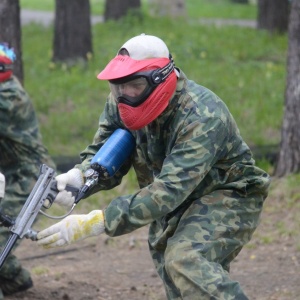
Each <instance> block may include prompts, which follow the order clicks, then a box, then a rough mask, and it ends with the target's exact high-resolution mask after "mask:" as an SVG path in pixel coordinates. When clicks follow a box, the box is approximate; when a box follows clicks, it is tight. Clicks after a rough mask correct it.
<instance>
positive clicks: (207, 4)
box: [20, 0, 257, 19]
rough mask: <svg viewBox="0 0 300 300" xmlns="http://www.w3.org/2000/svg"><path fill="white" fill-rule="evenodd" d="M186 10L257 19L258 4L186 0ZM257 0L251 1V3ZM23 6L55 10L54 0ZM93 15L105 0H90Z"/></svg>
mask: <svg viewBox="0 0 300 300" xmlns="http://www.w3.org/2000/svg"><path fill="white" fill-rule="evenodd" d="M185 2H186V10H187V14H188V16H189V17H190V18H199V17H204V18H230V19H256V15H257V6H256V5H255V4H249V5H245V4H236V3H233V2H231V1H230V0H197V1H195V0H186V1H185ZM253 2H254V3H255V1H250V3H253ZM20 3H21V7H22V8H25V9H34V10H45V11H54V9H55V1H54V0H43V1H40V0H20ZM90 4H91V11H92V14H93V15H102V14H103V12H104V5H105V0H90ZM142 8H143V9H144V10H146V11H147V10H148V8H149V4H148V1H147V0H142Z"/></svg>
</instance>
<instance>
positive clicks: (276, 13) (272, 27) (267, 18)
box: [257, 0, 289, 33]
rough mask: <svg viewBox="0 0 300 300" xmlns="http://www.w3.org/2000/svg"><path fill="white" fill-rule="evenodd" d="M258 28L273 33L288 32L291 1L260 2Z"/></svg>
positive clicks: (263, 0) (270, 0) (265, 0)
mask: <svg viewBox="0 0 300 300" xmlns="http://www.w3.org/2000/svg"><path fill="white" fill-rule="evenodd" d="M257 9H258V15H257V28H258V29H266V30H268V31H270V32H271V33H272V32H286V31H287V28H288V15H289V0H258V3H257Z"/></svg>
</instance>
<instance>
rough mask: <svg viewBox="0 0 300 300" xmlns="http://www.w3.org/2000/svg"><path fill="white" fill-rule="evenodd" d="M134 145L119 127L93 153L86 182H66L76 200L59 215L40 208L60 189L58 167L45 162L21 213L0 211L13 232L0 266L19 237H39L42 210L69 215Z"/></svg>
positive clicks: (0, 255) (3, 222)
mask: <svg viewBox="0 0 300 300" xmlns="http://www.w3.org/2000/svg"><path fill="white" fill-rule="evenodd" d="M134 147H135V140H134V137H133V136H132V135H131V133H130V132H129V131H127V130H124V129H117V130H116V131H115V132H114V133H113V134H112V135H111V136H110V137H109V138H108V140H107V141H106V143H105V144H104V145H103V146H102V147H101V148H100V150H99V151H98V152H97V153H96V154H95V156H94V157H93V159H92V161H91V166H90V169H88V170H87V171H86V172H85V177H86V182H85V184H84V186H83V187H82V188H81V189H80V190H78V189H76V188H74V187H72V186H70V185H67V186H66V190H67V191H70V192H72V194H73V196H74V197H75V201H74V204H73V206H72V208H71V210H70V211H69V212H68V213H66V214H65V215H63V216H60V217H53V216H49V215H48V214H46V213H45V212H44V211H43V210H41V209H42V208H45V209H48V208H50V207H51V206H52V204H53V202H54V200H55V198H56V195H57V194H58V192H59V191H58V190H57V183H56V180H55V177H56V173H55V171H54V170H53V169H51V168H50V167H48V166H47V165H44V164H43V165H42V166H41V167H40V174H39V177H38V180H37V182H36V184H35V185H34V187H33V189H32V191H31V193H30V195H29V197H28V199H27V200H26V202H25V204H24V206H23V208H22V210H21V211H20V213H19V215H18V217H17V218H16V219H15V220H13V219H12V218H11V217H10V216H7V215H3V214H1V211H0V226H1V225H2V226H5V227H9V228H10V232H11V235H10V237H9V239H8V241H7V243H6V245H5V246H4V248H3V250H2V253H0V268H1V267H2V265H3V264H4V261H5V259H6V258H7V256H8V254H9V253H10V251H11V250H12V248H13V246H14V244H15V243H16V241H17V239H18V238H20V239H22V238H23V237H26V238H30V239H31V240H33V241H34V240H36V236H37V232H36V231H34V230H33V229H32V228H31V226H32V225H33V223H34V221H35V219H36V217H37V215H38V213H39V212H40V213H42V214H43V215H45V216H47V217H49V218H53V219H62V218H64V217H66V216H67V215H69V214H70V213H71V212H72V211H73V209H74V208H75V206H76V204H77V203H78V202H79V201H80V200H81V199H82V198H83V197H84V196H85V195H86V193H87V192H88V191H90V189H91V188H92V187H93V186H95V185H96V184H97V183H98V181H99V179H104V180H105V179H108V178H110V177H112V176H113V175H114V174H115V173H116V172H117V171H118V170H119V168H120V167H121V166H122V164H123V163H124V162H125V160H126V159H127V158H128V157H129V156H130V154H131V153H132V151H133V149H134Z"/></svg>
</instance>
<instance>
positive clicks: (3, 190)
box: [0, 173, 5, 199]
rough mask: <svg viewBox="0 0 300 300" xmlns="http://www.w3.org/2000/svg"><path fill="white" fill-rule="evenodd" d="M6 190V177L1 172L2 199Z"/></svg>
mask: <svg viewBox="0 0 300 300" xmlns="http://www.w3.org/2000/svg"><path fill="white" fill-rule="evenodd" d="M4 192H5V177H4V175H3V174H2V173H0V199H1V198H3V197H4Z"/></svg>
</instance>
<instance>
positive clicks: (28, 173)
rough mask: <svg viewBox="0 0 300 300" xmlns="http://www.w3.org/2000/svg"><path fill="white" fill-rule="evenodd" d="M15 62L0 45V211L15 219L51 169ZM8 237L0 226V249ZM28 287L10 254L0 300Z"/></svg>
mask: <svg viewBox="0 0 300 300" xmlns="http://www.w3.org/2000/svg"><path fill="white" fill-rule="evenodd" d="M15 59H16V55H15V53H14V51H13V49H12V48H10V47H9V46H8V45H7V44H6V43H0V153H1V154H0V172H2V173H3V175H4V176H5V181H6V189H5V195H4V198H3V199H2V201H0V209H1V213H3V214H7V215H9V216H17V215H18V213H19V211H20V210H21V208H22V206H23V204H24V203H25V201H26V199H27V197H28V196H29V194H30V192H31V190H32V188H33V186H34V184H35V182H36V180H37V177H38V175H39V168H40V165H41V164H42V163H45V164H48V165H49V166H52V167H54V163H53V161H52V160H51V158H50V157H49V154H48V152H47V149H45V147H44V146H43V144H42V139H41V135H40V132H39V128H38V120H37V117H36V114H35V111H34V107H33V104H32V102H31V100H30V98H29V96H28V94H27V93H26V91H25V90H24V89H23V87H22V85H21V84H20V82H19V81H18V79H17V78H16V77H15V76H14V75H13V62H14V61H15ZM9 234H10V233H9V231H8V230H7V228H5V227H1V226H0V248H2V247H3V246H4V245H5V243H6V241H7V240H8V237H9ZM30 287H32V280H31V277H30V273H29V272H28V271H27V270H26V269H24V268H23V267H22V266H21V263H20V261H19V260H18V259H17V258H16V256H15V255H13V254H10V255H9V256H8V257H7V259H6V262H5V263H4V265H3V267H2V268H1V269H0V299H3V297H4V296H3V295H10V294H14V293H16V292H19V291H23V290H26V289H28V288H30Z"/></svg>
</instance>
